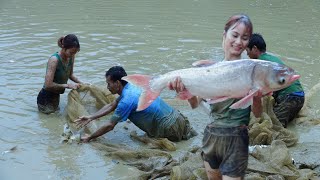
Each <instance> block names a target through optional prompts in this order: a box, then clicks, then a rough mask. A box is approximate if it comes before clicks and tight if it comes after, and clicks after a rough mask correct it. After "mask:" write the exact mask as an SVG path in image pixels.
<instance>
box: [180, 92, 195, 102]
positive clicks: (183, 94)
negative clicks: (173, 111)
mask: <svg viewBox="0 0 320 180" xmlns="http://www.w3.org/2000/svg"><path fill="white" fill-rule="evenodd" d="M192 97H193V95H192V94H191V93H190V92H189V91H188V90H184V91H181V92H179V93H178V98H179V99H181V100H187V99H190V98H192Z"/></svg>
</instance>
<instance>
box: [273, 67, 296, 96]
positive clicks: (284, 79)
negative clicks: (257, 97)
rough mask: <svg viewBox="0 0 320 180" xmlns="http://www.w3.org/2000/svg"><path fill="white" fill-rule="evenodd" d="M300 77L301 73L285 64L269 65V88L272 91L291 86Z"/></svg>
mask: <svg viewBox="0 0 320 180" xmlns="http://www.w3.org/2000/svg"><path fill="white" fill-rule="evenodd" d="M299 78H300V75H297V74H296V73H295V71H294V70H293V69H292V68H290V67H288V66H286V65H283V64H278V63H272V65H271V66H269V73H268V75H267V81H268V84H269V87H268V89H269V90H270V91H278V90H280V89H283V88H286V87H288V86H290V85H291V84H292V83H293V82H294V81H296V80H298V79H299Z"/></svg>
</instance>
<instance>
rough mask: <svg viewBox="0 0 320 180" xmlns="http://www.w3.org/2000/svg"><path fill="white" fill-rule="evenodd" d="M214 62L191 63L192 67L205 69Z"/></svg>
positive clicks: (200, 61)
mask: <svg viewBox="0 0 320 180" xmlns="http://www.w3.org/2000/svg"><path fill="white" fill-rule="evenodd" d="M215 63H216V62H215V61H213V60H208V59H207V60H199V61H196V62H194V63H192V66H195V67H206V66H211V65H212V64H215Z"/></svg>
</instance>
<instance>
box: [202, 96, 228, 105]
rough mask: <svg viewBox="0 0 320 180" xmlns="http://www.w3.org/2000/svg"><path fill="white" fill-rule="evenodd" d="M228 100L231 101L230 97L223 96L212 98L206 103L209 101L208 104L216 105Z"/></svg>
mask: <svg viewBox="0 0 320 180" xmlns="http://www.w3.org/2000/svg"><path fill="white" fill-rule="evenodd" d="M227 99H230V97H229V96H221V97H215V98H211V99H206V101H207V103H208V104H214V103H218V102H222V101H225V100H227Z"/></svg>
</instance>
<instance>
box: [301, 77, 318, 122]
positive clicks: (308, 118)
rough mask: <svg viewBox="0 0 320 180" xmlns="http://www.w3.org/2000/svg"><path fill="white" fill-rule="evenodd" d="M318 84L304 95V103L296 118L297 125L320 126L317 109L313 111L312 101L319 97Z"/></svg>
mask: <svg viewBox="0 0 320 180" xmlns="http://www.w3.org/2000/svg"><path fill="white" fill-rule="evenodd" d="M319 91H320V83H318V84H316V85H314V86H313V87H312V88H311V89H310V90H309V91H308V93H307V94H306V95H305V102H304V105H303V107H302V109H301V110H300V112H299V114H298V118H296V122H297V124H303V125H318V124H320V112H319V109H315V107H314V106H313V104H312V100H313V99H314V97H315V96H316V95H319Z"/></svg>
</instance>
